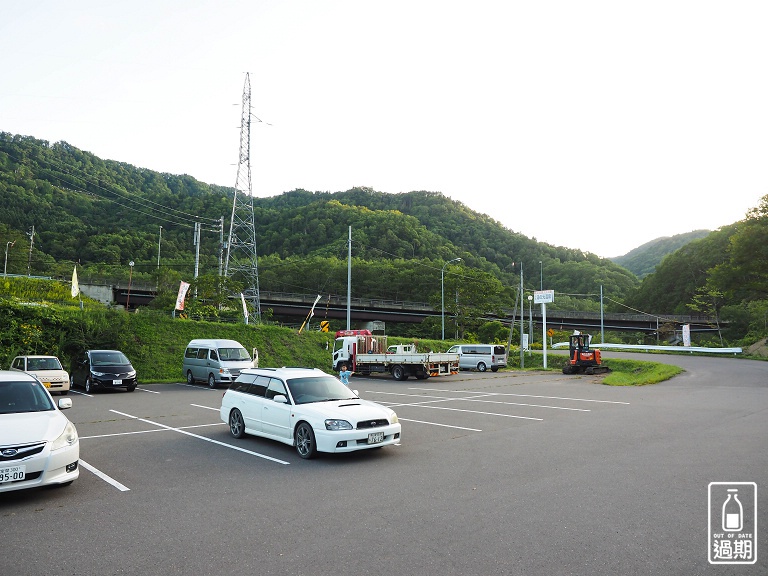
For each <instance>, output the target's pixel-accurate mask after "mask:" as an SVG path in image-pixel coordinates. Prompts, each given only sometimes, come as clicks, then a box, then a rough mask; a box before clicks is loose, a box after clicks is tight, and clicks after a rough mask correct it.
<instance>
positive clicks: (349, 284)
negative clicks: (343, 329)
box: [347, 226, 352, 330]
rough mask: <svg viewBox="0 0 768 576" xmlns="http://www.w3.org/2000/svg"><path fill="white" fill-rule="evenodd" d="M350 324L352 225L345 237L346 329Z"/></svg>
mask: <svg viewBox="0 0 768 576" xmlns="http://www.w3.org/2000/svg"><path fill="white" fill-rule="evenodd" d="M351 324H352V226H350V227H349V236H348V238H347V330H349V329H350V326H351Z"/></svg>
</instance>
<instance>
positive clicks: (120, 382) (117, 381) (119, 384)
mask: <svg viewBox="0 0 768 576" xmlns="http://www.w3.org/2000/svg"><path fill="white" fill-rule="evenodd" d="M112 385H113V386H122V385H123V381H122V380H112Z"/></svg>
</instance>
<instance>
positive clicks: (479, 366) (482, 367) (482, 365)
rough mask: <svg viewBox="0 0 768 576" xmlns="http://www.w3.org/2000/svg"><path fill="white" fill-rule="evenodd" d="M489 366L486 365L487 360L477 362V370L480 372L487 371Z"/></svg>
mask: <svg viewBox="0 0 768 576" xmlns="http://www.w3.org/2000/svg"><path fill="white" fill-rule="evenodd" d="M486 368H487V366H486V365H485V362H478V363H477V371H478V372H485V370H486Z"/></svg>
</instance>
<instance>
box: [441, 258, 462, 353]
mask: <svg viewBox="0 0 768 576" xmlns="http://www.w3.org/2000/svg"><path fill="white" fill-rule="evenodd" d="M460 260H461V258H454V259H453V260H448V262H446V263H445V264H443V269H442V270H440V317H441V319H442V326H443V332H442V335H443V338H442V339H443V340H445V267H446V266H448V264H450V263H451V262H459V261H460Z"/></svg>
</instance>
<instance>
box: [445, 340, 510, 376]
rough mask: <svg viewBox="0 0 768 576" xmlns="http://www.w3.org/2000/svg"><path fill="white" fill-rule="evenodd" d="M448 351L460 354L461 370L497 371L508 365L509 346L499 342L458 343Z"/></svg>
mask: <svg viewBox="0 0 768 576" xmlns="http://www.w3.org/2000/svg"><path fill="white" fill-rule="evenodd" d="M448 352H451V353H454V354H456V353H458V354H459V369H460V370H477V371H479V372H485V371H486V370H488V369H489V368H490V369H491V371H493V372H496V371H497V370H498V369H499V368H504V367H506V365H507V348H506V346H500V345H498V344H457V345H456V346H451V348H450V349H449V350H448Z"/></svg>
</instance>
